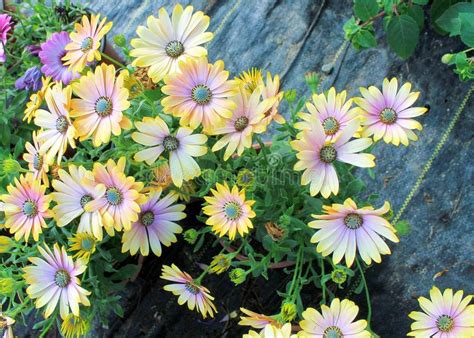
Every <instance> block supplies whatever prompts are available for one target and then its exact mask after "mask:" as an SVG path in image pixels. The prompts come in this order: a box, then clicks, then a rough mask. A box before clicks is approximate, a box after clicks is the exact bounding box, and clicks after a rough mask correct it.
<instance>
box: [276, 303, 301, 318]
mask: <svg viewBox="0 0 474 338" xmlns="http://www.w3.org/2000/svg"><path fill="white" fill-rule="evenodd" d="M297 314H298V311H297V309H296V305H295V303H293V302H284V303H283V305H282V306H281V310H280V316H281V318H282V319H283V320H284V321H285V322H291V321H292V320H293V319H295V318H296V315H297Z"/></svg>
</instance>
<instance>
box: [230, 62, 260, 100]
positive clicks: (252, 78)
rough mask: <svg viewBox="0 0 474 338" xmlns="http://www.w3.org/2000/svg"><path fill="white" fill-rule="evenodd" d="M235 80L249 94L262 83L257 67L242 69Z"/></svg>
mask: <svg viewBox="0 0 474 338" xmlns="http://www.w3.org/2000/svg"><path fill="white" fill-rule="evenodd" d="M236 80H237V82H238V83H239V84H240V85H241V86H243V87H244V89H245V90H246V91H248V93H249V94H252V93H253V91H254V90H255V89H257V87H259V86H261V85H262V83H263V75H262V71H261V70H260V69H258V68H250V69H249V70H247V71H243V72H242V73H241V74H240V75H239V76H238V77H237V78H236Z"/></svg>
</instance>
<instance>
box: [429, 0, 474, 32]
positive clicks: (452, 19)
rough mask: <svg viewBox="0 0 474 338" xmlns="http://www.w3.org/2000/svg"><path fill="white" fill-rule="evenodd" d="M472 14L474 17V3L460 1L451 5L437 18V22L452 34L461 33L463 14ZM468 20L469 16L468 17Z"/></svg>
mask: <svg viewBox="0 0 474 338" xmlns="http://www.w3.org/2000/svg"><path fill="white" fill-rule="evenodd" d="M469 13H470V14H472V16H471V19H472V18H473V17H474V3H470V2H459V3H456V4H454V5H452V6H451V7H449V8H448V9H447V10H446V11H445V12H444V13H443V15H441V16H440V17H439V18H438V19H437V20H436V24H437V25H438V27H439V28H441V29H442V30H443V31H445V32H448V33H449V35H450V36H455V35H459V34H461V26H462V19H461V14H469ZM466 19H467V20H469V19H468V17H466Z"/></svg>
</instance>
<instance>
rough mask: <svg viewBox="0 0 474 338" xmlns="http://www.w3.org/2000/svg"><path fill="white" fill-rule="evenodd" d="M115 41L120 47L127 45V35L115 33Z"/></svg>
mask: <svg viewBox="0 0 474 338" xmlns="http://www.w3.org/2000/svg"><path fill="white" fill-rule="evenodd" d="M114 42H115V44H116V45H117V46H119V47H125V45H126V44H127V40H125V36H124V35H123V34H118V35H115V36H114Z"/></svg>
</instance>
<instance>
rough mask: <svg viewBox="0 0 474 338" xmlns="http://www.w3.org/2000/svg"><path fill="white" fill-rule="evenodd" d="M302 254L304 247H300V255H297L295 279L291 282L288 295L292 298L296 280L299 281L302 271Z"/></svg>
mask: <svg viewBox="0 0 474 338" xmlns="http://www.w3.org/2000/svg"><path fill="white" fill-rule="evenodd" d="M302 254H303V246H302V245H300V247H299V249H298V253H297V254H296V264H295V271H294V272H293V279H292V280H291V285H290V291H289V292H288V294H289V295H290V296H292V293H293V289H294V288H295V284H296V280H297V278H296V277H297V276H298V274H299V271H300V270H301V268H300V261H301V260H302V256H303V255H302ZM292 298H293V297H292Z"/></svg>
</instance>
